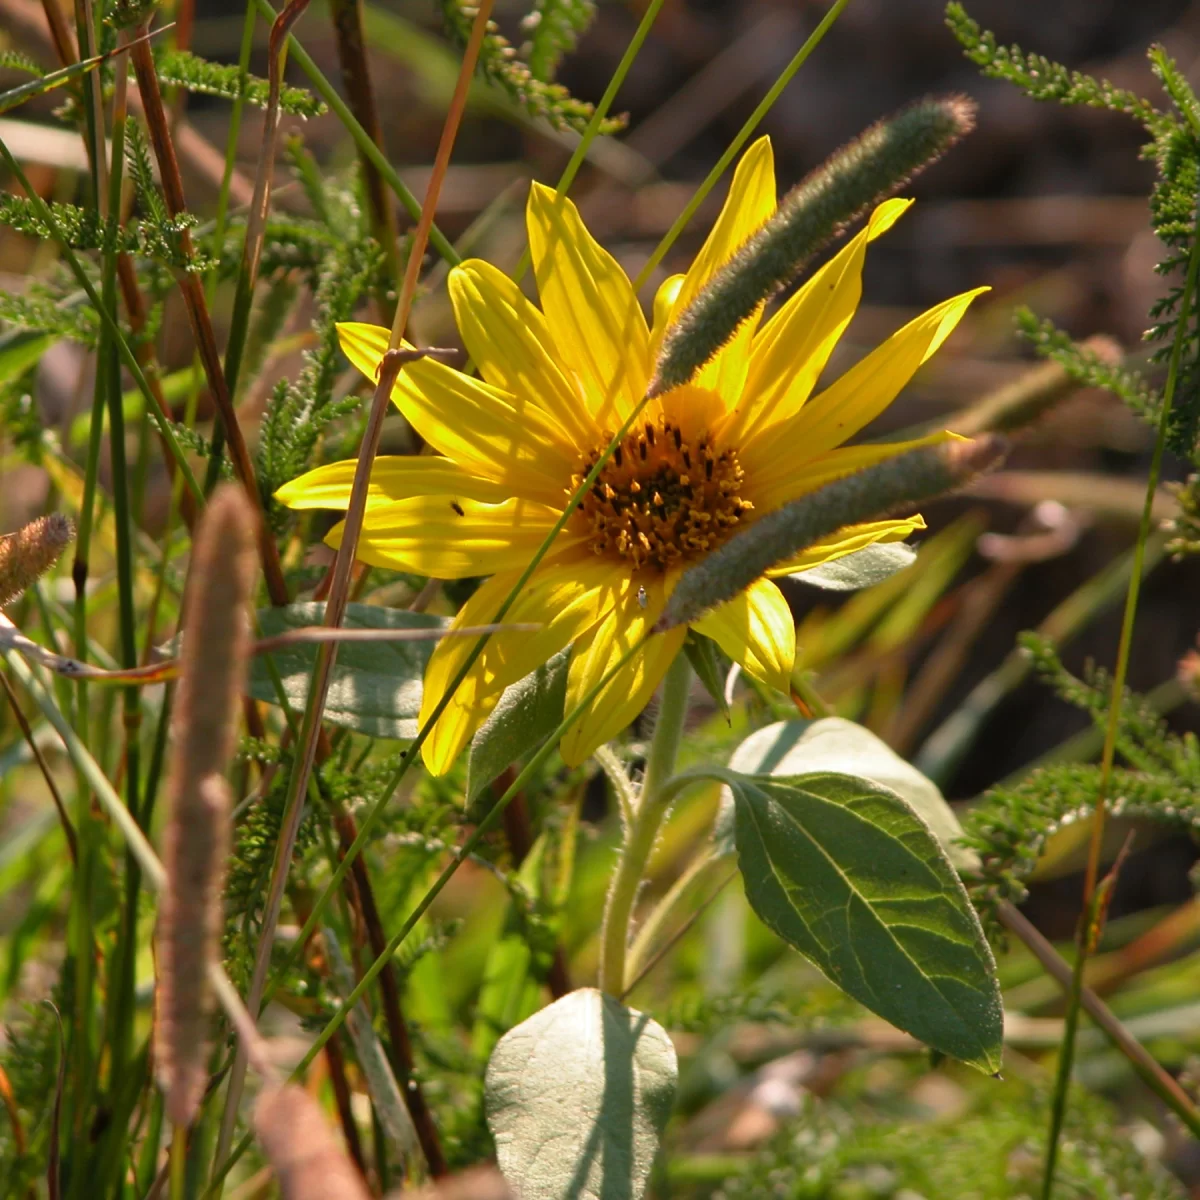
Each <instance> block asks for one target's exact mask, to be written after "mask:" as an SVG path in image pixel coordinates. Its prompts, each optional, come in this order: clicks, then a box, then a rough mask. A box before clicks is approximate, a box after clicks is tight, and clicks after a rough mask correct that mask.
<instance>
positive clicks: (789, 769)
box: [713, 717, 979, 871]
mask: <svg viewBox="0 0 1200 1200" xmlns="http://www.w3.org/2000/svg"><path fill="white" fill-rule="evenodd" d="M729 765H730V767H731V768H732V769H733V770H735V771H740V772H741V773H742V774H743V775H809V774H814V773H817V772H825V771H832V772H836V773H838V774H842V775H854V776H856V777H858V778H859V779H871V780H874V782H875V783H879V784H882V785H883V786H884V787H886V788H891V790H892V791H893V792H895V793H896V794H897V795H899V796H900V797H901V798H902V799H904V800H907V801H908V803H909V804H911V805H912V807H913V808H915V809H916V810H917V812H918V813H919V814H920V815H921V817H922V818H923V819H924V821H925V823H926V824H927V825H928V826H929V828H930V829H932V830H933V833H934V836H935V837H936V838H937V839H938V841H939V842H941V844H942V849H943V850H945V851H946V854H947V855H948V856H949V858H950V861H951V862H952V863H953V864H954V865H955V866H956V867H957V868H958V869H959V870H960V871H968V870H975V869H976V868H977V867H978V866H979V856H978V855H977V854H976V853H975V851H974V850H971V849H968V848H967V847H966V846H963V845H961V844H960V842H959V839H960V838H961V837H962V832H963V830H962V826H961V825H960V824H959V822H958V818H957V817H956V816H955V815H954V810H953V809H952V808H951V807H950V805H949V804H948V803H947V802H946V799H945V797H944V796H943V795H942V793H941V791H940V790H939V788H938V786H937V784H936V783H934V782H933V780H931V779H927V778H926V777H925V776H924V775H922V774H921V772H920V771H918V770H917V768H916V767H914V766H912V764H911V763H907V762H905V761H904V759H902V758H901V757H900V756H899V755H898V754H897V753H896V752H895V751H894V750H893V749H892V748H891V746H889V745H888V744H887V743H886V742H885V741H883V740H882V739H881V738H878V737H876V736H875V734H873V733H872V732H871V731H870V730H869V729H864V728H863V726H861V725H856V724H855V723H854V722H853V721H847V720H846V719H845V718H844V717H823V718H822V719H821V720H819V721H777V722H776V723H775V724H774V725H768V726H766V727H765V728H764V729H759V730H757V731H755V732H754V733H752V734H751V735H750V736H749V737H748V738H747V739H746V740H745V741H744V742H742V743H741V745H739V746H738V748H737V749H736V750H735V751H734V752H733V755H732V756H731V757H730V759H729ZM713 838H714V840H715V842H716V845H717V850H718V852H719V853H721V854H732V853H733V796H732V795H731V794H730V792H729V789H728V788H725V789H724V790H723V792H722V795H721V807H720V808H719V809H718V810H717V819H716V822H715V824H714V826H713Z"/></svg>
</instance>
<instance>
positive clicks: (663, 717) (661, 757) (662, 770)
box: [600, 654, 691, 996]
mask: <svg viewBox="0 0 1200 1200" xmlns="http://www.w3.org/2000/svg"><path fill="white" fill-rule="evenodd" d="M690 684H691V668H690V667H689V665H688V661H687V656H686V655H683V654H678V655H676V656H675V661H674V662H673V663H672V664H671V665H670V666H669V667H668V668H667V674H666V677H665V678H664V679H663V690H662V703H661V705H660V707H659V711H658V721H657V722H656V724H655V726H654V738H653V740H652V741H651V743H650V753H649V756H648V757H647V759H646V777H645V779H644V781H643V782H642V794H641V797H640V798H639V800H638V805H637V809H636V810H635V811H634V814H633V820H632V822H630V823H629V824H627V825H626V826H625V828H624V844H623V845H622V847H621V857H620V858H619V859H618V861H617V869H616V872H615V873H614V875H613V879H612V884H611V885H610V887H609V890H608V899H607V901H606V902H605V906H604V925H603V931H602V933H601V952H600V986H601V987H602V988H603V989H604V990H605V991H606V992H608V993H609V994H610V995H613V996H619V995H620V994H621V992H622V991H623V990H624V986H625V951H626V947H627V946H628V944H629V922H630V918H631V917H632V915H633V904H634V901H635V900H636V898H637V893H638V888H639V887H640V886H641V883H642V877H643V875H644V874H645V872H646V863H647V862H648V861H649V859H650V852H651V851H652V850H653V849H654V840H655V838H656V837H657V836H658V829H659V826H660V825H661V824H662V820H663V817H665V816H666V814H667V809H668V808H669V807H670V801H669V799H668V797H669V792H667V791H666V790H665V789H664V788H663V784H665V783H666V782H667V781H668V780H669V779H670V778H671V774H672V772H673V771H674V769H675V757H676V755H677V754H678V752H679V740H680V738H681V737H682V736H683V722H684V718H685V717H686V716H687V706H688V689H689V686H690Z"/></svg>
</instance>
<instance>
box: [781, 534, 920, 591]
mask: <svg viewBox="0 0 1200 1200" xmlns="http://www.w3.org/2000/svg"><path fill="white" fill-rule="evenodd" d="M916 557H917V552H916V551H915V550H914V549H913V548H912V547H911V546H909V545H907V544H906V543H905V542H877V543H876V544H875V545H874V546H864V547H863V549H861V550H856V551H855V552H854V553H853V554H847V555H846V557H845V558H837V559H834V561H833V562H827V563H822V564H821V565H820V566H819V567H809V568H808V570H807V571H796V572H795V573H793V574H792V575H789V576H788V578H789V579H795V580H797V581H798V582H799V583H809V584H812V586H813V587H819V588H824V589H825V591H827V592H857V591H859V590H860V589H861V588H868V587H872V586H873V585H874V584H877V583H882V582H883V581H884V580H885V579H890V578H891V577H892V576H893V575H895V574H896V572H897V571H903V570H904V568H905V567H909V566H912V564H913V562H915V561H916Z"/></svg>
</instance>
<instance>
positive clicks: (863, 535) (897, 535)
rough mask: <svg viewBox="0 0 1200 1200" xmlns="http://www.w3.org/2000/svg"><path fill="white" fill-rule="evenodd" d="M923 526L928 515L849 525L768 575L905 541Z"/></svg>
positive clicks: (804, 567)
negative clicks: (878, 543) (881, 543)
mask: <svg viewBox="0 0 1200 1200" xmlns="http://www.w3.org/2000/svg"><path fill="white" fill-rule="evenodd" d="M924 528H925V518H924V517H922V516H921V514H920V513H917V514H916V515H915V516H911V517H904V518H903V519H901V520H898V521H871V522H869V523H867V524H864V525H847V526H846V528H845V529H840V530H838V532H837V533H835V534H834V535H833V536H832V537H828V538H825V539H824V541H820V542H817V543H816V544H815V545H812V546H809V548H808V549H807V550H804V551H801V553H799V554H797V555H796V556H795V557H794V558H790V559H788V561H787V562H783V563H780V564H779V565H778V566H777V567H772V568H771V570H769V571H768V572H767V575H768V576H770V578H772V579H778V578H780V577H781V576H783V575H792V574H794V573H795V572H796V571H804V570H807V569H808V568H809V567H819V566H820V565H821V564H822V563H827V562H833V561H834V559H837V558H845V556H846V555H847V554H853V553H854V552H855V551H856V550H862V549H864V548H865V547H867V546H873V545H874V544H875V543H876V542H902V541H904V539H905V538H907V537H911V536H912V535H913V534H914V533H916V532H917V531H918V530H920V529H924Z"/></svg>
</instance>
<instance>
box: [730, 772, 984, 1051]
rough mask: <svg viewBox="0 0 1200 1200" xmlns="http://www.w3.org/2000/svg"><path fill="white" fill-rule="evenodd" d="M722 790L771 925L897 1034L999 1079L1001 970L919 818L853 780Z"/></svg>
mask: <svg viewBox="0 0 1200 1200" xmlns="http://www.w3.org/2000/svg"><path fill="white" fill-rule="evenodd" d="M722 777H723V778H724V779H725V780H726V782H727V783H728V784H729V786H730V788H731V790H732V792H733V797H734V805H735V812H736V821H735V824H736V836H737V852H738V865H739V867H740V869H741V873H742V876H743V878H744V880H745V886H746V896H747V898H748V899H749V901H750V903H751V905H752V906H753V908H754V911H755V912H756V913H757V914H758V916H759V917H760V918H761V919H762V921H763V922H764V923H765V924H766V925H767V926H769V927H770V928H771V929H773V930H774V931H775V932H776V933H777V934H778V935H779V936H780V937H781V938H783V940H784V941H785V942H787V943H788V944H789V945H791V946H794V947H795V948H796V949H797V950H799V951H800V952H801V953H802V954H803V955H805V957H807V958H808V959H810V960H811V961H812V962H813V963H814V964H815V965H816V966H817V967H819V968H820V969H821V971H823V972H824V973H825V974H826V975H827V976H828V977H829V978H830V979H831V980H833V982H834V983H836V984H837V985H838V986H839V987H841V988H842V989H843V990H844V991H846V992H848V993H849V994H850V995H851V996H853V997H854V998H855V999H856V1000H858V1001H860V1002H861V1003H862V1004H865V1005H866V1006H867V1007H868V1008H869V1009H871V1010H872V1011H873V1012H876V1013H878V1014H879V1015H880V1016H881V1017H883V1018H884V1019H885V1020H887V1021H890V1022H891V1023H892V1024H893V1025H895V1026H896V1027H897V1028H899V1029H903V1030H904V1031H905V1032H907V1033H911V1034H912V1035H913V1036H914V1037H916V1038H919V1039H920V1040H921V1041H923V1042H925V1043H927V1044H928V1045H930V1046H932V1047H934V1049H936V1050H940V1051H942V1052H943V1053H945V1054H949V1055H951V1056H952V1057H954V1058H958V1059H961V1060H962V1061H963V1062H967V1063H970V1064H971V1065H972V1066H975V1067H978V1068H979V1069H980V1070H983V1071H988V1072H993V1073H994V1072H996V1071H998V1070H999V1068H1000V1059H1001V1050H1002V1039H1003V1032H1004V1021H1003V1010H1002V1007H1001V1003H1000V989H999V985H998V983H997V981H996V967H995V962H994V961H993V959H992V954H991V950H990V949H989V948H988V944H987V939H986V938H985V937H984V934H983V930H982V928H981V927H980V924H979V920H978V918H977V917H976V915H975V911H974V909H973V908H972V907H971V902H970V900H969V899H968V898H967V893H966V891H965V889H964V888H963V886H962V883H961V882H960V881H959V878H958V875H957V874H956V873H955V871H954V868H953V866H952V865H951V864H950V860H949V859H948V858H947V857H946V855H945V853H944V851H943V850H942V848H941V847H940V846H939V845H938V843H937V841H936V840H935V838H934V837H933V835H932V834H931V833H930V832H929V829H928V827H927V826H926V825H925V823H924V822H923V821H922V820H921V819H920V818H919V817H918V816H917V815H916V814H915V813H914V812H913V810H912V809H911V808H910V807H909V806H908V805H907V804H906V803H905V802H904V801H903V800H902V799H901V798H900V797H899V796H898V795H896V793H895V792H893V791H892V790H891V789H889V788H886V787H882V786H881V785H879V784H877V783H872V782H870V781H869V780H866V779H855V778H853V777H852V776H848V775H835V774H829V773H825V774H814V775H799V776H793V777H790V778H776V777H773V776H769V775H758V776H747V775H737V774H734V773H733V772H731V771H730V772H723V773H722Z"/></svg>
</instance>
